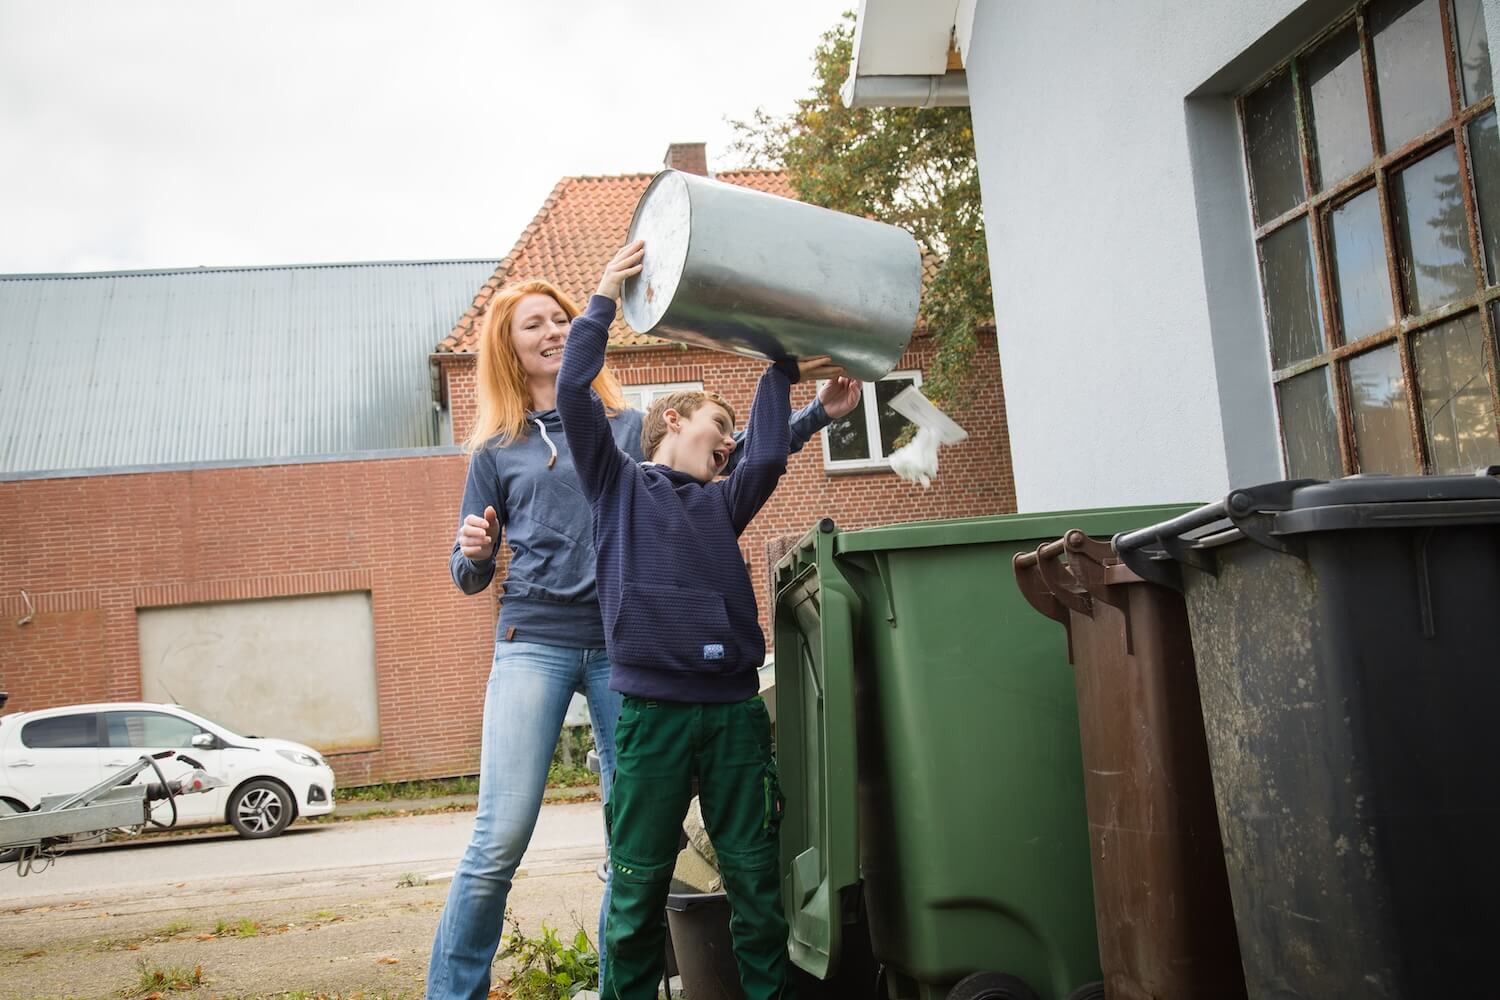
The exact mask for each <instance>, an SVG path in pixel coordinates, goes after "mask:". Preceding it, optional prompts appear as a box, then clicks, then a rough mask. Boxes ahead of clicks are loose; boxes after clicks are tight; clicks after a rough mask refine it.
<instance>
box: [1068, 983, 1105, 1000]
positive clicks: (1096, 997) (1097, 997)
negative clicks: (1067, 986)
mask: <svg viewBox="0 0 1500 1000" xmlns="http://www.w3.org/2000/svg"><path fill="white" fill-rule="evenodd" d="M1105 997H1106V994H1105V992H1104V984H1103V983H1089V984H1088V985H1087V986H1080V987H1078V989H1076V990H1074V991H1073V992H1072V993H1069V994H1068V1000H1105Z"/></svg>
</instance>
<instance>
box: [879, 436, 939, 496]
mask: <svg viewBox="0 0 1500 1000" xmlns="http://www.w3.org/2000/svg"><path fill="white" fill-rule="evenodd" d="M890 461H891V471H892V472H894V473H895V474H896V475H898V476H900V477H901V478H902V479H904V480H906V481H907V482H909V483H921V484H922V489H924V490H927V489H931V488H932V478H933V477H934V476H936V475H937V471H938V436H937V432H935V431H933V430H931V429H930V428H927V427H919V428H918V429H917V433H916V436H915V437H913V438H912V439H911V440H910V441H908V442H906V444H904V445H902V446H901V447H899V448H897V449H896V450H895V451H893V452H891V459H890Z"/></svg>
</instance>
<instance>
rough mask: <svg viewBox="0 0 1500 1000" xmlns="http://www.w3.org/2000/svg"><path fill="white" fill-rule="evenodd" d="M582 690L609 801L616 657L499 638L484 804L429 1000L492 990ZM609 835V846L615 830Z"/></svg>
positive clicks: (485, 748) (454, 892) (484, 757)
mask: <svg viewBox="0 0 1500 1000" xmlns="http://www.w3.org/2000/svg"><path fill="white" fill-rule="evenodd" d="M575 691H580V692H582V693H583V694H584V696H585V697H587V698H588V702H589V716H590V718H591V721H592V722H593V726H594V746H595V749H596V750H597V751H598V753H599V760H600V763H601V764H602V765H603V773H602V774H601V776H600V777H601V781H600V791H601V793H602V795H603V797H604V800H605V801H606V802H608V801H609V795H610V786H611V784H612V783H613V779H614V772H615V720H616V719H618V718H619V717H620V696H619V694H617V693H616V692H614V691H611V690H610V689H609V660H608V659H607V658H606V656H605V653H604V650H602V649H570V648H568V647H566V646H548V645H543V644H541V643H535V642H497V643H496V644H495V662H494V667H493V669H492V670H491V671H490V680H489V685H488V687H487V688H486V690H485V695H484V736H483V744H482V750H481V752H480V758H479V812H478V814H477V815H476V816H475V817H474V835H473V837H472V838H471V839H470V841H469V847H468V850H466V851H465V852H464V856H463V860H461V861H460V862H459V863H458V868H457V869H456V870H455V871H454V874H453V885H452V887H451V888H450V889H449V890H448V904H447V906H446V907H444V909H443V915H442V919H441V920H439V921H438V929H437V936H436V937H435V938H434V939H433V942H432V958H431V961H430V962H429V963H428V966H427V996H428V998H429V1000H449V998H464V1000H484V998H485V997H486V996H487V995H488V994H489V989H490V964H491V963H492V962H493V961H494V959H495V951H496V949H497V948H498V947H499V945H500V935H501V933H502V931H503V930H504V921H505V900H506V897H507V896H508V895H509V894H510V886H511V878H512V877H513V876H514V875H515V873H516V868H517V866H518V865H520V863H521V855H522V854H524V853H525V852H526V845H527V844H528V843H529V842H530V841H531V833H532V831H533V830H534V829H535V828H536V820H537V814H538V813H539V812H540V811H541V808H542V793H543V792H544V791H545V790H546V787H547V768H548V766H549V765H550V764H551V763H552V751H553V749H554V748H555V747H556V746H557V735H558V733H559V732H560V731H561V729H562V722H563V716H564V715H565V714H566V713H567V710H568V702H569V701H570V700H571V699H572V697H573V693H574V692H575ZM606 837H607V834H606ZM605 843H606V848H607V846H608V840H607V839H606V842H605ZM609 889H610V883H609V882H605V884H604V903H603V905H602V906H601V907H600V911H599V936H598V937H597V938H596V939H595V940H596V941H597V942H598V944H599V966H600V970H601V971H602V970H603V967H604V919H605V916H606V915H607V914H608V913H609Z"/></svg>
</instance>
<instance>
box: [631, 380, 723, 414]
mask: <svg viewBox="0 0 1500 1000" xmlns="http://www.w3.org/2000/svg"><path fill="white" fill-rule="evenodd" d="M620 388H621V389H623V390H624V391H625V401H626V402H627V403H630V405H631V406H633V407H635V408H636V409H638V410H640V411H641V412H642V413H645V412H647V411H648V410H650V409H651V404H652V403H653V402H654V401H655V400H656V397H658V396H665V395H667V394H668V393H673V392H682V391H684V390H690V391H693V392H702V391H703V383H702V382H650V383H647V384H645V385H624V386H621V387H620ZM635 392H638V393H640V394H641V401H640V403H639V404H637V403H635V402H633V401H632V400H631V399H630V394H631V393H635Z"/></svg>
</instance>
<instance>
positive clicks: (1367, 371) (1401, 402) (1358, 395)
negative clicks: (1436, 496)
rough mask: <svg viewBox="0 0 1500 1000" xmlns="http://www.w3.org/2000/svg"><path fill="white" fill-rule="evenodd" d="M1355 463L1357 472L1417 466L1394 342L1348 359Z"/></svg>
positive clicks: (1395, 470) (1406, 469)
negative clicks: (1357, 468)
mask: <svg viewBox="0 0 1500 1000" xmlns="http://www.w3.org/2000/svg"><path fill="white" fill-rule="evenodd" d="M1349 405H1350V408H1351V409H1352V410H1353V411H1354V413H1353V416H1354V449H1355V462H1356V464H1357V465H1358V467H1359V471H1360V472H1391V473H1405V474H1413V473H1416V472H1419V471H1421V470H1420V469H1418V468H1417V456H1416V452H1415V451H1414V450H1413V448H1412V441H1411V424H1410V423H1409V422H1408V419H1407V417H1408V412H1409V411H1408V410H1407V406H1406V389H1405V387H1404V386H1403V385H1402V384H1401V358H1400V356H1399V355H1397V353H1396V345H1395V344H1387V345H1386V346H1385V347H1382V348H1379V349H1378V350H1374V351H1371V352H1370V353H1368V354H1361V355H1360V356H1359V357H1357V358H1354V359H1352V360H1351V361H1350V362H1349Z"/></svg>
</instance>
